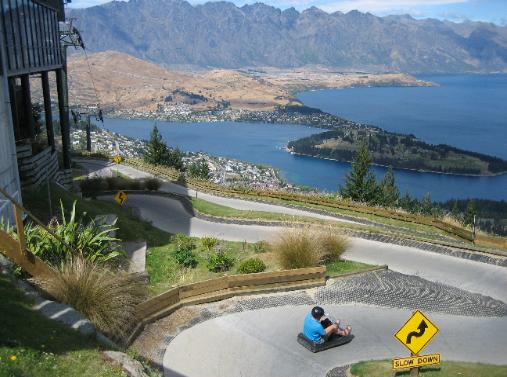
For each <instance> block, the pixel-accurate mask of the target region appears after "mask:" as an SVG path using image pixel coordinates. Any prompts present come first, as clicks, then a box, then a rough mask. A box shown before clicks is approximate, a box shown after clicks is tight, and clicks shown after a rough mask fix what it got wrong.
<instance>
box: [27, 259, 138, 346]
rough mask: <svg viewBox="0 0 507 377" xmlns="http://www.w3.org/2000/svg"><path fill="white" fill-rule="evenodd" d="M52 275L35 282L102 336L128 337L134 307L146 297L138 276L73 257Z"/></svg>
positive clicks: (133, 319) (134, 313)
mask: <svg viewBox="0 0 507 377" xmlns="http://www.w3.org/2000/svg"><path fill="white" fill-rule="evenodd" d="M54 272H55V273H54V274H53V275H52V276H50V277H46V278H44V279H43V280H37V279H36V280H35V282H36V283H37V284H38V285H39V286H41V287H42V288H43V289H44V290H45V291H47V292H48V293H49V294H51V295H52V296H53V297H54V298H55V299H56V300H58V301H60V302H62V303H64V304H68V305H70V306H72V307H73V308H75V309H76V310H78V311H79V312H81V313H83V314H84V315H85V316H86V317H87V318H88V319H89V320H90V321H92V322H93V324H94V325H95V326H96V327H97V328H98V329H99V330H100V331H102V332H103V333H105V334H107V335H111V336H113V337H115V338H117V339H121V340H122V339H124V338H125V336H126V335H128V331H129V329H131V328H132V326H133V324H134V323H135V321H136V306H137V305H138V304H139V303H141V302H142V301H144V300H145V299H146V297H147V287H146V283H145V282H144V281H143V278H142V276H141V275H139V274H131V273H127V272H125V271H112V270H110V269H108V268H106V267H104V266H100V265H97V264H95V263H92V262H89V261H87V260H85V259H83V258H81V257H76V256H75V257H73V258H70V259H68V261H66V262H65V263H64V264H63V265H62V267H61V268H60V269H59V270H56V269H55V270H54Z"/></svg>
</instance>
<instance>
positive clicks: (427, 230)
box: [192, 198, 456, 242]
mask: <svg viewBox="0 0 507 377" xmlns="http://www.w3.org/2000/svg"><path fill="white" fill-rule="evenodd" d="M291 204H294V205H299V206H301V207H307V208H309V209H317V210H325V211H328V212H330V213H335V214H337V215H346V216H353V217H357V218H362V219H366V220H369V221H372V222H374V223H377V224H379V225H387V226H392V227H393V229H390V230H386V229H384V230H381V229H380V228H378V227H375V226H368V225H358V224H351V223H346V222H336V221H330V220H329V221H328V220H320V219H316V218H313V217H307V216H291V215H286V214H280V213H272V212H263V211H246V210H239V209H235V208H231V207H227V206H223V205H220V204H215V203H211V202H208V201H206V200H203V199H196V198H192V205H193V207H194V208H195V209H196V210H197V211H199V212H201V213H203V214H207V215H211V216H219V217H230V218H236V219H249V220H267V221H286V222H305V223H312V224H320V225H332V226H339V227H342V228H348V229H353V230H364V231H370V232H377V233H396V234H400V235H405V236H410V237H419V238H421V239H422V240H430V241H431V240H435V239H442V238H444V239H447V240H448V241H449V242H454V241H456V239H455V238H453V237H450V236H448V235H447V234H446V233H445V232H444V231H442V230H440V229H436V228H434V227H431V226H428V225H422V224H415V223H409V222H404V221H400V220H395V219H388V218H385V217H380V216H375V215H369V214H362V216H358V214H357V213H355V212H352V211H347V210H342V209H336V208H331V207H325V206H317V205H312V204H302V203H300V202H293V203H291Z"/></svg>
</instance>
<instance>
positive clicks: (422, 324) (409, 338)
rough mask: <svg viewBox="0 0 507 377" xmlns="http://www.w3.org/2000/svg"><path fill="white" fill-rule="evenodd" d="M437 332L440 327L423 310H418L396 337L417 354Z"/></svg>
mask: <svg viewBox="0 0 507 377" xmlns="http://www.w3.org/2000/svg"><path fill="white" fill-rule="evenodd" d="M437 333H438V327H437V326H435V325H434V324H433V323H432V322H431V321H430V320H429V319H428V317H426V316H425V315H424V314H423V312H421V311H420V310H416V311H415V312H414V314H412V317H410V319H409V320H408V321H407V322H406V323H405V324H404V325H403V326H402V327H401V329H399V330H398V332H397V333H396V334H394V337H395V338H396V339H398V340H399V341H400V342H401V343H402V344H403V345H404V346H405V347H407V348H408V349H409V350H410V351H411V352H412V353H413V354H417V353H419V351H420V350H422V349H423V348H424V347H425V346H426V344H428V342H429V341H430V340H431V339H432V338H433V337H434V336H435V335H436V334H437Z"/></svg>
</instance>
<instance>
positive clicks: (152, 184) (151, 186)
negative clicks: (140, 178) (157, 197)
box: [144, 178, 162, 191]
mask: <svg viewBox="0 0 507 377" xmlns="http://www.w3.org/2000/svg"><path fill="white" fill-rule="evenodd" d="M144 183H145V185H146V189H147V190H150V191H158V189H159V188H160V186H161V185H162V182H160V180H158V179H157V178H148V179H146V180H145V181H144Z"/></svg>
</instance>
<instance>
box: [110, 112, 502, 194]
mask: <svg viewBox="0 0 507 377" xmlns="http://www.w3.org/2000/svg"><path fill="white" fill-rule="evenodd" d="M154 124H155V122H154V121H146V120H124V119H104V126H105V128H107V129H109V130H111V131H114V132H118V133H120V134H123V135H126V136H130V137H134V138H140V139H148V138H149V134H150V131H151V129H152V128H153V125H154ZM157 125H158V128H159V130H160V132H161V134H162V135H163V137H164V139H165V140H166V142H167V143H168V144H169V145H170V146H172V147H176V146H177V147H179V148H180V149H182V150H185V151H194V152H196V151H205V152H208V153H210V154H214V155H220V156H225V157H229V158H235V159H239V160H244V161H251V162H254V163H259V164H267V165H271V166H273V167H275V168H277V169H279V170H280V171H281V172H282V175H283V177H284V178H285V179H286V180H288V181H289V182H293V183H297V184H300V185H305V186H311V187H318V188H320V189H323V190H327V191H336V190H337V189H338V186H339V184H342V183H343V182H344V176H345V174H346V173H347V172H348V171H349V170H350V164H348V163H341V162H336V161H327V160H320V159H316V158H312V157H305V156H295V155H291V154H290V153H287V152H285V150H284V149H283V148H284V146H285V145H286V144H287V142H288V141H290V140H295V139H298V138H301V137H305V136H308V135H311V134H313V133H317V132H321V131H322V130H319V129H314V128H310V127H305V126H298V125H273V124H260V123H234V122H213V123H172V122H160V121H158V122H157ZM374 171H375V173H376V175H377V176H378V177H379V178H380V177H381V176H382V175H383V174H384V173H385V169H384V168H380V167H375V168H374ZM395 174H396V179H397V183H398V186H399V187H400V189H401V190H402V192H403V193H404V192H405V191H407V190H408V191H409V192H411V194H412V195H414V196H417V197H422V196H423V195H424V194H425V193H426V192H431V194H432V197H433V199H434V200H446V199H449V198H454V197H457V198H468V197H482V198H491V199H507V192H505V188H506V187H507V175H503V176H498V177H458V176H450V175H442V174H431V173H417V172H412V171H406V170H397V171H396V173H395ZM500 188H502V189H500Z"/></svg>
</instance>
